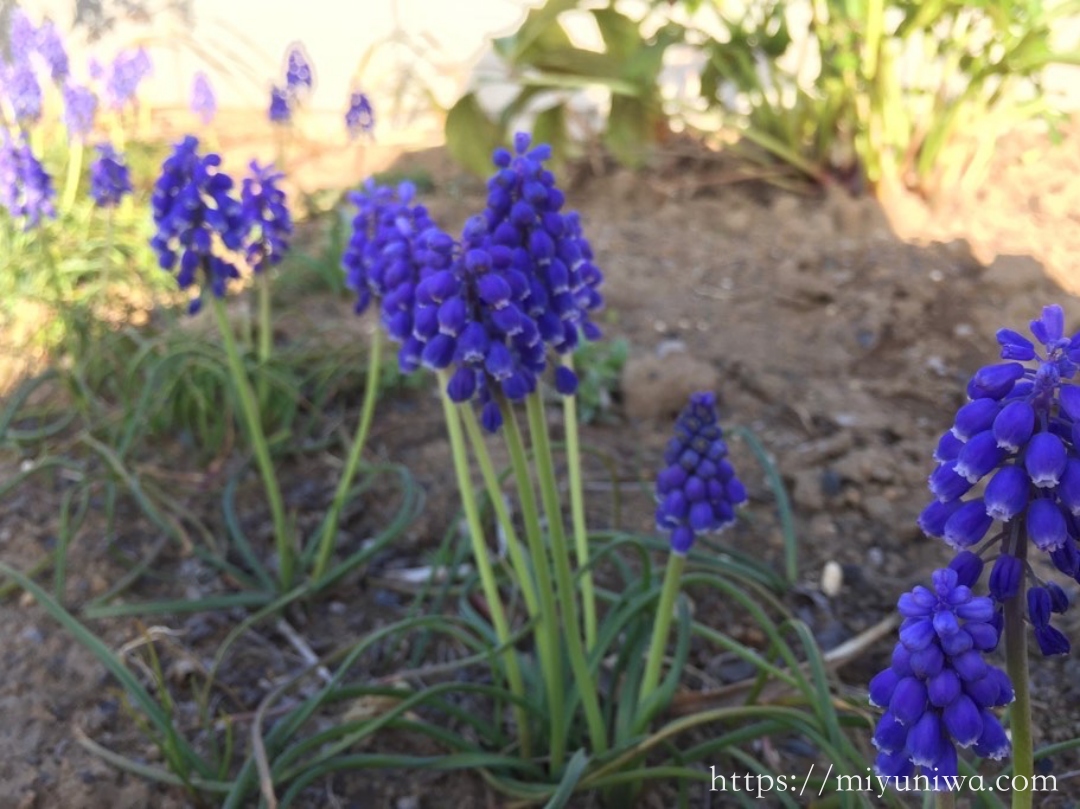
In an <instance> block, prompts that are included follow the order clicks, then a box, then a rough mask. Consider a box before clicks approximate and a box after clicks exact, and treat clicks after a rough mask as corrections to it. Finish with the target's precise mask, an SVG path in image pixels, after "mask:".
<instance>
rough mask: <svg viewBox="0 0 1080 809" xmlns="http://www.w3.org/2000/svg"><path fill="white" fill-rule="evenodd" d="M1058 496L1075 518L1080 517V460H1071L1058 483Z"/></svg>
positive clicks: (1066, 464) (1066, 463)
mask: <svg viewBox="0 0 1080 809" xmlns="http://www.w3.org/2000/svg"><path fill="white" fill-rule="evenodd" d="M1057 496H1058V498H1059V499H1060V500H1061V505H1062V506H1064V507H1065V508H1066V509H1068V511H1069V513H1070V514H1072V515H1073V516H1074V517H1080V460H1077V459H1076V458H1069V459H1068V461H1066V462H1065V471H1064V472H1062V473H1061V479H1060V480H1059V481H1058V487H1057Z"/></svg>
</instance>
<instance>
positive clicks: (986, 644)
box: [964, 615, 1000, 652]
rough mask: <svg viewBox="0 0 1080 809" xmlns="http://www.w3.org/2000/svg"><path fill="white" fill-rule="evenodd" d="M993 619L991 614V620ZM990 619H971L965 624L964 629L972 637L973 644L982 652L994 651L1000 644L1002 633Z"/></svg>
mask: <svg viewBox="0 0 1080 809" xmlns="http://www.w3.org/2000/svg"><path fill="white" fill-rule="evenodd" d="M993 619H994V616H993V615H991V616H990V621H993ZM990 621H987V622H978V621H971V622H969V623H967V624H966V625H965V626H964V631H965V632H967V633H968V635H969V636H970V637H971V641H972V646H973V647H974V648H976V649H978V650H979V651H981V652H992V651H994V649H996V648H997V645H998V639H999V638H1000V633H999V632H998V630H997V628H996V627H995V626H994V625H993V624H992V623H990Z"/></svg>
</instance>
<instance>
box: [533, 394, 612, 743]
mask: <svg viewBox="0 0 1080 809" xmlns="http://www.w3.org/2000/svg"><path fill="white" fill-rule="evenodd" d="M540 396H541V391H540V390H539V388H538V389H537V390H536V391H534V392H533V393H530V394H529V395H528V396H527V397H526V400H525V402H526V409H527V411H528V414H529V434H530V435H531V436H532V443H533V449H534V451H535V456H536V469H537V472H538V474H539V478H540V496H541V498H542V499H543V502H544V511H545V513H546V514H547V519H548V531H549V533H550V535H551V555H552V557H553V558H554V563H555V584H556V590H557V595H558V599H559V607H560V609H561V611H562V619H563V632H564V634H565V635H566V650H567V656H568V657H569V658H570V668H571V669H572V670H573V672H574V680H576V681H577V686H578V691H579V692H580V693H581V705H582V708H583V709H584V710H585V723H586V724H587V725H588V728H589V738H590V739H591V741H592V746H593V750H592V752H593V754H600V753H604V752H606V751H607V734H606V732H605V729H604V717H603V714H602V713H601V712H600V700H599V698H598V696H597V693H596V682H595V681H594V679H593V676H592V673H591V672H590V671H589V664H588V661H587V660H586V659H585V648H584V645H583V643H582V640H581V624H580V622H579V619H578V611H577V601H576V599H575V595H576V593H575V591H574V576H573V573H571V571H570V553H569V549H568V548H567V547H566V534H565V532H564V531H563V522H562V509H561V508H560V506H559V492H558V489H557V485H556V482H555V465H554V463H553V462H552V458H551V440H550V439H549V438H548V432H547V419H546V418H545V414H544V404H543V402H542V401H541V400H540Z"/></svg>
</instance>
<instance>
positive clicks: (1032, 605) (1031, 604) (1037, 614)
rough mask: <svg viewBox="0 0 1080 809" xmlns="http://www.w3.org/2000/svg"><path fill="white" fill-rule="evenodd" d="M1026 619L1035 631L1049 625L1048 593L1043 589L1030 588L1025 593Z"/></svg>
mask: <svg viewBox="0 0 1080 809" xmlns="http://www.w3.org/2000/svg"><path fill="white" fill-rule="evenodd" d="M1027 603H1028V619H1029V620H1030V621H1031V625H1032V626H1033V627H1035V628H1036V629H1039V628H1040V627H1044V626H1049V625H1050V593H1048V592H1047V591H1046V588H1045V587H1032V588H1031V589H1029V590H1028V591H1027Z"/></svg>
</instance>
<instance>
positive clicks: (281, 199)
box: [240, 160, 293, 272]
mask: <svg viewBox="0 0 1080 809" xmlns="http://www.w3.org/2000/svg"><path fill="white" fill-rule="evenodd" d="M284 176H285V175H284V174H282V173H281V172H277V171H274V167H273V166H272V165H269V166H260V165H259V164H258V163H257V162H256V161H254V160H253V161H251V174H250V175H249V176H247V177H246V178H244V182H243V186H242V189H241V192H240V201H241V205H242V206H243V216H244V219H245V220H246V221H247V223H248V226H249V227H250V228H251V232H252V235H251V237H249V240H248V245H247V249H246V250H245V253H246V255H247V262H248V266H249V267H251V269H252V270H253V271H254V272H262V271H263V270H264V269H266V268H267V267H268V266H271V265H273V264H277V263H279V262H280V261H281V259H282V258H283V257H284V255H285V252H286V251H287V250H288V249H289V236H291V235H292V229H293V227H292V217H291V216H290V215H289V208H288V206H287V205H286V200H285V192H284V191H282V190H281V188H279V187H278V182H279V181H280V180H281V179H282V178H283V177H284Z"/></svg>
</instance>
